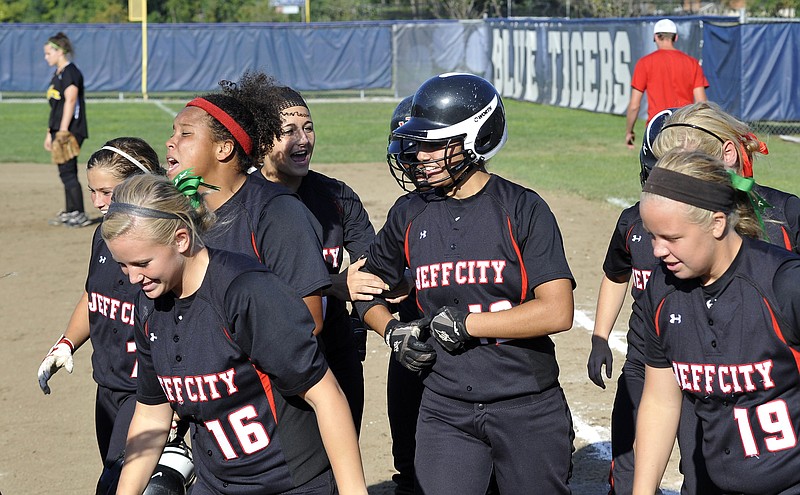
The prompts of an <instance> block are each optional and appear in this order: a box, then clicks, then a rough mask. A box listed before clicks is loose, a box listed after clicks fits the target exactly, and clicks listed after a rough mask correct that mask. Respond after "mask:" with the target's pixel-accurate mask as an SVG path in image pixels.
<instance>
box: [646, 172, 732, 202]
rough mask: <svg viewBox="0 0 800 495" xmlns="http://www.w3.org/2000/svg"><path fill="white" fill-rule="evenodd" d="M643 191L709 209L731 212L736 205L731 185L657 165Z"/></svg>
mask: <svg viewBox="0 0 800 495" xmlns="http://www.w3.org/2000/svg"><path fill="white" fill-rule="evenodd" d="M642 192H647V193H651V194H656V195H658V196H663V197H665V198H669V199H672V200H675V201H679V202H681V203H686V204H687V205H692V206H696V207H698V208H702V209H704V210H709V211H721V212H723V213H729V212H731V211H733V209H734V207H735V206H736V191H734V189H733V187H731V186H730V185H727V184H720V183H717V182H709V181H706V180H703V179H698V178H696V177H692V176H689V175H686V174H682V173H680V172H675V171H674V170H667V169H664V168H661V167H655V168H654V169H653V171H652V172H650V176H649V177H648V178H647V182H645V183H644V187H643V188H642Z"/></svg>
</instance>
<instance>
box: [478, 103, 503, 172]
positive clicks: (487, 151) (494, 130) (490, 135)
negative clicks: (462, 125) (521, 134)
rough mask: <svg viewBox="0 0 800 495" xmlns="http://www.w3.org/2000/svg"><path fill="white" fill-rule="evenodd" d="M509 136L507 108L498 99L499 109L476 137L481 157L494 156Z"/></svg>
mask: <svg viewBox="0 0 800 495" xmlns="http://www.w3.org/2000/svg"><path fill="white" fill-rule="evenodd" d="M507 136H508V133H507V130H506V114H505V109H504V108H503V104H502V103H501V102H500V100H499V99H498V109H497V110H496V111H495V112H493V113H492V115H491V116H490V117H489V118H488V119H487V120H486V122H485V123H484V124H483V125H482V126H481V128H480V130H478V134H477V136H476V137H475V152H476V153H477V154H478V155H479V156H481V157H484V156H485V155H489V156H493V155H494V154H495V153H497V151H499V149H500V148H501V147H502V146H503V144H505V142H506V138H507ZM486 158H488V157H486Z"/></svg>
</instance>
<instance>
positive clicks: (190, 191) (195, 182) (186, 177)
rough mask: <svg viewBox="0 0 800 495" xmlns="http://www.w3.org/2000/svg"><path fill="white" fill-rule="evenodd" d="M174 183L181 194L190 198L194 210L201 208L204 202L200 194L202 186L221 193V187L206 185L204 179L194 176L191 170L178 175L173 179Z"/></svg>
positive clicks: (188, 169)
mask: <svg viewBox="0 0 800 495" xmlns="http://www.w3.org/2000/svg"><path fill="white" fill-rule="evenodd" d="M172 183H173V184H175V187H176V188H177V189H178V191H180V192H181V194H183V195H184V196H186V197H187V198H189V201H190V202H191V204H192V208H199V207H200V203H201V202H202V200H203V196H202V195H201V194H200V193H199V192H198V189H199V188H200V186H203V187H205V188H208V189H213V190H214V191H219V186H213V185H211V184H206V183H205V182H203V178H202V177H200V176H199V175H192V169H191V168H187V169H186V170H184V171H183V172H181V173H179V174H178V175H176V176H175V178H174V179H172Z"/></svg>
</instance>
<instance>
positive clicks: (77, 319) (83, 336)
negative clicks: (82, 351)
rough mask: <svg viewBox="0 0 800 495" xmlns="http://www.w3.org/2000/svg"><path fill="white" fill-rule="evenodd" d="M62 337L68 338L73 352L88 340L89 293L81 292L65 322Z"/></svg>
mask: <svg viewBox="0 0 800 495" xmlns="http://www.w3.org/2000/svg"><path fill="white" fill-rule="evenodd" d="M64 337H66V338H68V339H69V340H70V342H72V345H73V346H74V348H73V352H74V351H77V350H78V348H80V346H82V345H83V344H85V343H86V341H87V340H89V294H87V293H86V291H84V292H83V295H82V296H81V298H80V300H79V301H78V304H76V305H75V309H74V310H73V311H72V316H70V318H69V323H67V330H66V331H65V332H64Z"/></svg>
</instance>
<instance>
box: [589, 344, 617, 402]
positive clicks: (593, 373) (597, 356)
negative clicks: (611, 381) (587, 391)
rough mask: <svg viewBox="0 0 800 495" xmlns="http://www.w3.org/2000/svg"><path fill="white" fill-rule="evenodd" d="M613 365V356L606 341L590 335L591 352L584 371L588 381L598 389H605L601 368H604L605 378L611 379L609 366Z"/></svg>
mask: <svg viewBox="0 0 800 495" xmlns="http://www.w3.org/2000/svg"><path fill="white" fill-rule="evenodd" d="M613 363H614V355H613V354H612V353H611V348H610V347H609V346H608V340H607V339H604V338H602V337H598V336H597V335H592V352H591V353H590V354H589V361H588V362H587V363H586V369H587V371H588V372H589V379H590V380H592V381H593V382H594V384H595V385H597V386H598V387H600V388H602V389H605V388H606V384H605V382H604V381H603V366H605V367H606V376H607V377H608V378H611V365H612V364H613Z"/></svg>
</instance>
